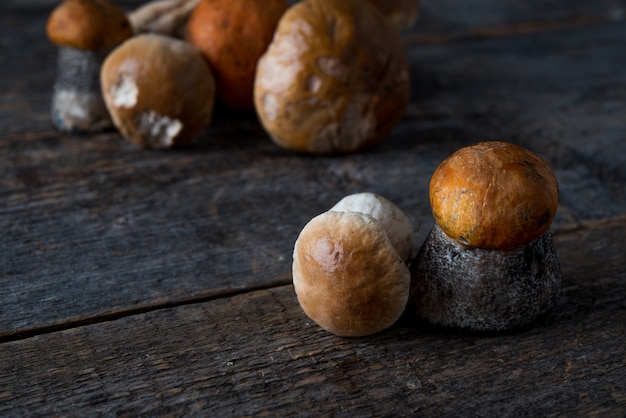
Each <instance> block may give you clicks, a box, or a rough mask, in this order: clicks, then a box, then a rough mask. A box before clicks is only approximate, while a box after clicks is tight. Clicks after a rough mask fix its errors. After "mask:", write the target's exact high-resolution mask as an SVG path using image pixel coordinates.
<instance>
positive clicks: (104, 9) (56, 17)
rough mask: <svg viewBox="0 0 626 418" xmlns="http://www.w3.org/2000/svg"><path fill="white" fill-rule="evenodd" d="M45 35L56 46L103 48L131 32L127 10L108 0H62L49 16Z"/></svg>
mask: <svg viewBox="0 0 626 418" xmlns="http://www.w3.org/2000/svg"><path fill="white" fill-rule="evenodd" d="M46 34H47V36H48V38H49V39H50V41H51V42H52V43H54V44H56V45H59V46H66V47H70V48H77V49H84V50H89V51H95V50H106V49H110V48H113V47H114V46H116V45H118V44H120V43H121V42H123V41H124V40H125V39H127V38H129V37H131V36H132V35H133V30H132V28H131V26H130V22H129V21H128V19H127V17H126V12H125V11H124V10H123V9H122V8H120V7H119V6H118V5H116V4H115V3H113V2H111V1H109V0H65V1H63V3H61V4H59V5H58V6H57V7H56V8H55V9H54V10H53V11H52V13H51V14H50V16H49V17H48V22H47V24H46Z"/></svg>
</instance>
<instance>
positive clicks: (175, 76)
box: [101, 33, 215, 149]
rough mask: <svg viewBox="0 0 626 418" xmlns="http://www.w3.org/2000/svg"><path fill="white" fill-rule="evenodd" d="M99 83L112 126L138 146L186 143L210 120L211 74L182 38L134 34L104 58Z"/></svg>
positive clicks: (212, 82) (194, 49) (170, 145)
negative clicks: (111, 119)
mask: <svg viewBox="0 0 626 418" xmlns="http://www.w3.org/2000/svg"><path fill="white" fill-rule="evenodd" d="M101 84H102V92H103V94H104V99H105V103H106V105H107V108H108V109H109V112H110V113H111V116H112V117H113V121H114V123H115V126H116V127H117V128H118V129H119V131H120V132H121V133H122V135H123V136H124V137H125V138H126V139H128V140H129V141H131V142H133V143H135V144H136V145H139V146H141V147H145V148H152V149H165V148H172V147H178V146H183V145H187V144H189V143H190V142H191V141H192V140H193V139H194V138H195V137H196V136H197V135H198V134H199V133H200V132H201V131H202V130H203V129H204V128H205V127H206V126H207V125H208V124H209V122H210V121H211V117H212V112H213V103H214V99H215V81H214V79H213V75H212V73H211V70H210V68H209V66H208V65H207V63H206V61H205V60H204V59H203V58H202V55H201V54H200V51H199V50H198V49H197V48H195V47H193V46H191V45H190V44H188V43H187V42H185V41H183V40H179V39H175V38H172V37H169V36H165V35H160V34H156V33H150V34H142V35H137V36H134V37H133V38H131V39H129V40H128V41H126V42H124V43H123V44H122V45H120V46H119V47H118V48H116V49H115V50H113V51H112V52H111V53H110V54H109V56H108V57H107V58H106V60H105V61H104V64H103V65H102V72H101Z"/></svg>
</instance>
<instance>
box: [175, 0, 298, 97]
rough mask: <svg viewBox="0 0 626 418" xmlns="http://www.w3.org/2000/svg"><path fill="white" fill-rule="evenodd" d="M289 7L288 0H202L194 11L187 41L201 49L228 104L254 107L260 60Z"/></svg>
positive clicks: (189, 24) (189, 23)
mask: <svg viewBox="0 0 626 418" xmlns="http://www.w3.org/2000/svg"><path fill="white" fill-rule="evenodd" d="M288 7H289V5H288V4H287V2H286V1H285V0H265V1H258V0H239V1H231V0H202V1H201V2H200V3H199V4H198V5H197V6H196V8H195V9H194V10H193V11H192V13H191V16H190V17H189V21H188V23H187V41H188V42H190V43H192V44H193V45H196V46H197V47H198V48H200V50H202V53H203V54H204V56H205V58H206V59H207V61H208V62H209V64H210V65H211V68H212V69H213V72H214V74H215V79H216V83H217V94H218V97H220V98H221V99H222V100H223V101H224V103H226V105H228V106H230V107H232V108H235V109H252V108H253V107H254V103H253V100H252V92H253V86H254V75H255V72H256V66H257V62H258V60H259V57H260V56H261V55H262V54H263V53H264V52H265V50H266V49H267V46H268V45H269V44H270V42H271V40H272V36H273V35H274V30H275V29H276V25H277V24H278V20H279V19H280V17H281V16H282V14H283V13H284V12H285V10H287V8H288Z"/></svg>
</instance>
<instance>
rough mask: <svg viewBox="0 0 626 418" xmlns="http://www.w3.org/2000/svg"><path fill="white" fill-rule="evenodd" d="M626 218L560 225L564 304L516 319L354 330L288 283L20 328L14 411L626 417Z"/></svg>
mask: <svg viewBox="0 0 626 418" xmlns="http://www.w3.org/2000/svg"><path fill="white" fill-rule="evenodd" d="M625 233H626V220H624V219H622V220H618V221H612V222H602V223H594V224H592V225H588V226H587V227H585V228H582V229H581V230H579V231H576V232H569V233H565V234H560V235H557V238H556V245H557V249H558V251H559V253H560V257H561V262H562V266H563V281H564V293H563V297H562V299H561V301H560V303H559V305H558V306H557V308H556V309H555V310H554V311H553V312H552V313H551V314H549V315H548V316H547V317H546V318H544V319H542V320H541V321H539V322H538V323H536V324H533V326H531V327H529V328H526V329H523V330H518V331H515V332H510V333H505V334H492V335H483V334H469V333H461V332H456V331H453V330H445V329H439V328H434V327H428V326H425V325H423V324H419V323H414V322H412V321H410V320H409V319H408V318H405V319H403V320H402V321H401V323H399V324H397V325H396V326H394V327H393V328H392V329H390V330H388V331H386V332H383V333H381V334H379V335H375V336H371V337H364V338H353V339H350V338H339V337H335V336H332V335H331V334H329V333H326V332H325V331H323V330H321V329H320V328H319V327H317V326H316V325H315V324H313V323H311V321H310V320H308V319H307V318H306V317H305V316H304V314H303V313H302V311H301V309H300V307H299V306H298V304H297V301H296V298H295V294H294V292H293V288H292V287H291V286H279V287H275V288H272V289H268V290H263V291H255V292H251V293H245V294H241V295H238V296H234V297H232V298H224V299H218V300H214V301H211V302H206V303H198V304H194V305H189V306H184V307H177V308H172V309H162V310H158V311H154V312H149V313H146V314H141V315H134V316H132V317H128V318H122V319H119V320H115V321H111V322H107V323H102V324H97V325H92V326H84V327H80V328H76V329H72V330H67V331H64V332H57V333H52V334H48V335H41V336H37V337H34V338H30V339H26V340H22V341H16V342H11V343H5V344H2V345H0V400H1V402H0V414H6V413H11V412H16V411H18V412H19V413H20V415H32V414H36V415H42V416H43V415H69V416H84V415H94V414H104V415H116V416H137V415H150V416H154V415H159V416H160V415H172V416H181V415H202V416H207V415H208V416H251V415H259V416H277V415H279V416H286V415H288V416H320V415H333V416H345V417H353V416H390V415H392V416H415V415H428V416H458V415H459V414H461V415H463V416H501V415H507V416H519V415H526V416H547V415H551V414H554V413H556V414H558V415H562V416H581V415H601V416H621V415H622V414H623V413H625V412H626V383H625V382H626V340H625V339H624V338H623V336H624V330H625V328H624V326H625V325H624V324H625V323H626V296H625V295H626V263H625V261H626V260H624V253H623V252H622V251H621V250H620V248H618V247H617V246H615V245H614V242H615V241H616V240H620V239H622V237H623V236H624V234H625ZM599 259H601V260H603V261H602V262H599V261H598V260H599Z"/></svg>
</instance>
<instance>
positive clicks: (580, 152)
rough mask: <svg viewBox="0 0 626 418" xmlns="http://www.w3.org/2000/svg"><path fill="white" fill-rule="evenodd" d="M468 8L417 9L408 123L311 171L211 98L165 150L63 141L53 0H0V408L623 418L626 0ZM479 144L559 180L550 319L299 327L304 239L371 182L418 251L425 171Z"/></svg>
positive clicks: (483, 2) (302, 322)
mask: <svg viewBox="0 0 626 418" xmlns="http://www.w3.org/2000/svg"><path fill="white" fill-rule="evenodd" d="M121 3H122V4H123V5H124V6H125V7H126V8H128V9H129V8H132V7H134V6H136V5H137V4H139V3H140V2H121ZM470 3H471V4H470ZM470 3H463V4H459V2H454V1H433V2H427V1H423V2H422V4H423V9H422V16H421V18H420V23H419V25H418V26H417V27H416V29H415V30H413V31H411V32H409V33H405V34H403V36H404V37H405V40H406V43H407V51H408V54H409V57H410V61H411V69H412V76H413V87H412V88H413V90H412V100H411V103H410V106H409V109H408V110H407V113H406V115H405V117H404V119H403V120H402V121H401V123H400V124H399V126H398V127H397V129H396V130H395V131H394V132H393V133H392V135H390V137H389V138H387V139H386V140H385V142H383V143H382V144H381V145H380V146H377V147H376V148H374V149H372V150H369V151H367V152H363V153H359V154H355V155H350V156H344V157H334V158H327V157H307V156H300V155H293V154H290V153H288V152H286V151H283V150H280V149H278V148H277V147H276V146H274V145H273V144H272V143H271V142H270V141H269V139H268V137H267V135H266V134H265V133H264V132H263V130H262V129H261V127H260V126H259V124H258V122H257V120H256V117H255V115H254V113H253V112H243V113H242V112H230V111H227V110H225V109H223V108H220V109H218V110H217V113H216V115H215V117H214V124H213V126H212V127H210V128H209V129H208V130H207V132H205V134H204V135H203V136H202V137H201V138H200V140H199V141H198V143H197V144H196V145H194V146H193V147H191V148H189V149H185V150H178V151H174V152H149V151H143V150H139V149H136V148H134V147H133V146H131V145H130V144H127V143H126V142H124V141H123V140H122V139H121V138H120V137H119V135H117V134H116V133H114V132H110V133H103V134H99V135H93V136H88V137H84V136H75V135H62V134H59V133H58V132H56V131H54V130H53V129H52V126H51V124H50V121H49V116H48V113H49V104H50V98H51V86H52V82H53V79H54V72H55V54H56V52H55V50H54V47H52V46H51V45H50V44H49V43H48V42H47V40H46V39H45V35H44V30H43V28H44V24H45V19H46V17H47V14H48V13H49V11H50V10H51V8H52V7H53V6H54V5H55V4H56V2H54V1H51V0H38V1H8V2H2V3H1V4H0V45H1V47H0V63H1V64H2V65H0V228H1V231H2V235H1V237H0V415H32V414H35V415H54V414H70V415H72V414H76V415H85V413H91V414H93V413H98V412H100V413H105V414H111V415H115V414H122V415H123V414H128V415H136V414H137V413H142V412H143V413H144V414H159V415H163V414H166V413H168V412H171V413H173V414H174V415H181V414H182V413H185V412H187V413H193V412H198V411H203V412H204V414H205V415H206V414H208V413H209V412H220V413H221V414H222V415H223V414H228V413H230V414H232V415H246V414H269V415H285V414H288V415H292V414H294V413H296V414H297V413H298V412H300V413H302V414H303V415H308V414H313V413H316V412H320V413H322V412H326V413H331V412H335V413H336V414H338V415H343V416H359V415H387V414H392V415H398V414H403V415H416V414H417V415H419V414H420V413H423V414H426V415H440V414H443V415H450V416H453V415H458V414H459V412H460V411H467V414H464V415H519V414H520V413H524V414H527V413H528V414H531V415H549V414H553V413H554V414H559V413H561V414H563V415H578V414H601V415H609V416H620V415H624V414H625V413H626V388H625V387H624V383H623V382H624V381H626V370H625V368H624V364H626V357H625V354H624V353H625V352H626V350H625V348H626V347H625V346H624V340H625V338H624V334H625V332H624V331H625V330H626V325H624V324H625V319H626V317H625V316H626V315H625V310H626V301H625V299H624V298H625V296H624V295H625V294H626V292H625V291H624V290H626V289H624V283H626V282H625V281H624V279H625V271H624V265H625V260H624V255H623V252H624V251H623V248H624V238H623V237H624V233H625V232H626V211H625V207H626V206H625V203H626V194H625V193H624V190H625V189H626V168H625V167H626V138H625V135H626V134H625V132H626V70H625V69H624V63H626V48H624V46H623V44H624V39H626V22H625V21H624V13H625V12H626V3H625V2H616V1H612V0H611V1H609V0H600V1H596V2H582V1H553V2H545V1H539V0H533V1H527V2H517V1H513V0H509V1H503V2H497V1H493V0H477V1H476V2H470ZM489 139H507V140H510V141H512V142H516V143H519V144H522V145H524V146H526V147H528V148H530V149H532V150H533V151H535V152H537V153H539V154H540V155H542V156H544V157H545V158H546V159H547V160H548V161H549V162H550V164H551V165H552V166H553V167H554V168H555V171H556V174H557V177H558V179H559V183H560V187H561V204H560V207H559V212H558V214H557V219H556V221H555V224H554V228H553V230H554V232H555V236H556V241H557V250H558V251H559V254H560V256H561V262H562V265H563V270H564V286H565V288H564V297H563V299H562V302H561V304H560V305H559V306H558V307H557V309H556V311H555V312H554V313H553V314H551V315H550V316H549V317H548V318H547V319H546V320H545V321H542V322H541V323H540V324H537V326H536V327H533V328H531V329H528V330H525V331H521V332H518V333H511V334H507V335H501V336H480V335H464V334H459V333H455V332H446V331H442V330H438V329H429V328H423V327H415V326H411V325H409V324H407V323H406V322H405V323H403V324H400V325H398V326H397V327H395V328H394V329H393V330H390V331H388V332H386V333H384V334H382V335H380V336H375V337H371V338H365V339H356V340H349V339H348V340H346V339H339V338H335V337H332V336H330V335H327V334H325V333H323V332H322V331H320V330H319V329H318V328H317V327H315V326H313V325H311V324H310V323H308V322H307V320H306V318H305V317H304V316H303V314H302V313H301V311H300V310H299V308H298V307H297V304H296V301H295V296H294V295H293V290H292V288H291V286H289V283H290V281H291V276H290V264H291V251H292V246H293V242H294V240H295V238H296V236H297V234H298V232H299V230H300V229H301V228H302V226H303V225H304V224H305V223H306V222H307V221H308V220H309V219H310V218H311V217H312V216H314V215H316V214H317V213H319V212H321V211H323V210H326V209H328V208H329V207H330V206H332V205H333V204H334V203H335V202H336V201H337V200H339V199H340V198H341V197H343V196H344V195H346V194H349V193H353V192H359V191H371V192H376V193H380V194H382V195H384V196H386V197H387V198H389V199H390V200H392V201H393V202H395V203H396V204H398V205H399V206H400V207H401V208H402V209H403V210H405V211H406V212H407V214H408V215H409V216H410V217H411V219H412V220H413V221H415V222H418V223H421V224H422V228H421V230H420V231H419V232H418V233H417V234H416V242H418V243H419V241H420V240H421V239H422V238H423V237H424V236H425V234H426V233H427V232H428V230H429V229H430V226H431V225H432V218H431V216H430V209H429V206H428V201H427V188H428V181H429V179H430V176H431V174H432V172H433V171H434V169H435V167H436V166H437V164H439V162H440V161H441V160H442V159H443V158H445V157H446V156H447V155H449V154H450V153H451V152H453V151H454V150H456V149H457V148H458V147H460V146H463V145H467V144H470V143H473V142H476V141H478V140H489ZM307 324H308V325H307ZM209 415H210V414H209Z"/></svg>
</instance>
